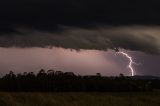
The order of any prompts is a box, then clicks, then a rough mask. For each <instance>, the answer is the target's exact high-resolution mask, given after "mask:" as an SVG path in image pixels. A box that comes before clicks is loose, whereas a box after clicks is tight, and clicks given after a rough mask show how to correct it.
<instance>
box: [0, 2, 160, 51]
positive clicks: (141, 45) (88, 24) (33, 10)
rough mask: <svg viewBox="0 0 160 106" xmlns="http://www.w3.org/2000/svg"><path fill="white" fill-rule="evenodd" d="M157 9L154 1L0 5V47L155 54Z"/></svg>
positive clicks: (156, 45) (157, 42) (17, 3)
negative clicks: (109, 50) (60, 48)
mask: <svg viewBox="0 0 160 106" xmlns="http://www.w3.org/2000/svg"><path fill="white" fill-rule="evenodd" d="M159 10H160V8H159V3H158V2H157V3H155V2H147V1H145V3H144V1H138V2H136V1H134V2H129V1H128V2H122V1H107V0H5V1H0V46H1V47H11V46H17V47H52V46H56V47H63V48H71V49H77V50H79V49H98V50H107V49H115V48H123V49H129V50H137V51H142V52H146V53H156V54H157V53H158V54H159V53H160V51H159V50H160V43H159V41H160V39H159V36H160V34H159V31H158V30H159V27H158V25H159V24H160V15H159ZM135 24H136V25H140V26H141V27H137V26H133V25H135ZM102 25H103V26H102ZM151 25H152V26H151ZM62 26H65V27H62ZM106 26H110V27H109V28H108V27H106ZM124 26H126V27H124ZM147 26H148V27H147ZM153 26H155V27H153ZM127 27H128V28H127ZM152 27H153V28H155V29H153V28H152ZM148 31H149V32H148Z"/></svg>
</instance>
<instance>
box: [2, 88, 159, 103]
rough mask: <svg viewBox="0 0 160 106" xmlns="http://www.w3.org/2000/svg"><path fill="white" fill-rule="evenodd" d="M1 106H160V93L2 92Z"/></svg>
mask: <svg viewBox="0 0 160 106" xmlns="http://www.w3.org/2000/svg"><path fill="white" fill-rule="evenodd" d="M0 106H160V92H159V91H155V92H147V93H146V92H132V93H74V92H73V93H72V92H71V93H10V92H0Z"/></svg>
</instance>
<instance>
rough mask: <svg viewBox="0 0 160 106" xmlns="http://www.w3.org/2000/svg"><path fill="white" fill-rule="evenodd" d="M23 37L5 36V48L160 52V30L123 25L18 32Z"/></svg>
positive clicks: (2, 38) (2, 40) (2, 41)
mask: <svg viewBox="0 0 160 106" xmlns="http://www.w3.org/2000/svg"><path fill="white" fill-rule="evenodd" d="M17 30H18V32H20V33H19V34H12V35H8V36H6V35H1V36H0V46H1V47H63V48H70V49H76V50H80V49H96V50H107V49H113V50H118V49H126V50H133V51H141V52H145V53H152V54H159V53H160V27H157V26H152V27H145V26H126V27H125V26H123V27H99V28H94V29H83V28H75V27H74V28H72V27H63V31H61V32H39V31H35V30H34V31H33V30H26V29H17Z"/></svg>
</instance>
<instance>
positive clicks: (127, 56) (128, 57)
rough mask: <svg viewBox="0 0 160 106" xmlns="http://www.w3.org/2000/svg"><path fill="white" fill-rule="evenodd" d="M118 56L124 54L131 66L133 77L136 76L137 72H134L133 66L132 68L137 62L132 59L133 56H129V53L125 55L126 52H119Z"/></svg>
mask: <svg viewBox="0 0 160 106" xmlns="http://www.w3.org/2000/svg"><path fill="white" fill-rule="evenodd" d="M117 53H118V54H122V55H123V56H125V57H126V58H127V59H129V65H128V67H129V68H130V70H131V76H134V75H135V71H134V69H133V66H132V64H136V63H135V62H133V60H132V57H131V56H129V55H128V54H127V53H125V52H122V51H121V52H117Z"/></svg>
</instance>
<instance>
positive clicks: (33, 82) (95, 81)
mask: <svg viewBox="0 0 160 106" xmlns="http://www.w3.org/2000/svg"><path fill="white" fill-rule="evenodd" d="M152 89H153V85H152V81H150V80H142V79H133V78H132V77H127V76H124V75H123V74H120V76H118V77H105V76H101V74H100V73H97V74H96V75H94V76H81V75H75V74H74V73H73V72H62V71H55V70H48V71H45V70H44V69H41V70H40V71H39V72H38V73H37V74H35V73H33V72H28V73H27V72H24V73H23V74H14V72H13V71H10V72H9V74H6V75H4V76H3V77H2V78H0V91H17V92H18V91H35V92H37V91H41V92H62V91H64V92H70V91H75V92H106V91H118V92H123V91H125V92H127V91H152Z"/></svg>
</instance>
